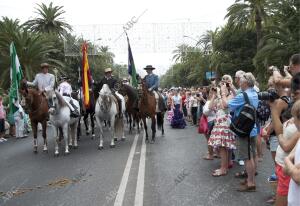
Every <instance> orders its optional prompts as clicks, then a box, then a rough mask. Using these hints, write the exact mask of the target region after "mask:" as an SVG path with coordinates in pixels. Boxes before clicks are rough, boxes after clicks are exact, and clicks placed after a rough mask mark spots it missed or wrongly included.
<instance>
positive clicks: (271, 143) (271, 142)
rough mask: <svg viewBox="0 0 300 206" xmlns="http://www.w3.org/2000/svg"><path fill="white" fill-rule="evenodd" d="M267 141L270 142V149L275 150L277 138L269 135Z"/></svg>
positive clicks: (277, 143)
mask: <svg viewBox="0 0 300 206" xmlns="http://www.w3.org/2000/svg"><path fill="white" fill-rule="evenodd" d="M269 142H270V151H271V152H276V150H277V147H278V145H279V142H278V138H277V137H276V136H270V138H269Z"/></svg>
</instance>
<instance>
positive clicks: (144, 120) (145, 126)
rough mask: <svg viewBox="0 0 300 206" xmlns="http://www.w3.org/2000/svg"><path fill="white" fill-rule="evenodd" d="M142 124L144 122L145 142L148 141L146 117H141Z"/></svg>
mask: <svg viewBox="0 0 300 206" xmlns="http://www.w3.org/2000/svg"><path fill="white" fill-rule="evenodd" d="M143 124H144V129H145V133H146V142H148V141H149V139H148V131H147V123H146V117H144V118H143Z"/></svg>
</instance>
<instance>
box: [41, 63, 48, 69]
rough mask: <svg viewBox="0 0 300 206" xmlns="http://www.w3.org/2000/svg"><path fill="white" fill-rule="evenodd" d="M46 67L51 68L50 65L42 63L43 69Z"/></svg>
mask: <svg viewBox="0 0 300 206" xmlns="http://www.w3.org/2000/svg"><path fill="white" fill-rule="evenodd" d="M45 67H47V68H49V64H48V63H42V64H41V68H45Z"/></svg>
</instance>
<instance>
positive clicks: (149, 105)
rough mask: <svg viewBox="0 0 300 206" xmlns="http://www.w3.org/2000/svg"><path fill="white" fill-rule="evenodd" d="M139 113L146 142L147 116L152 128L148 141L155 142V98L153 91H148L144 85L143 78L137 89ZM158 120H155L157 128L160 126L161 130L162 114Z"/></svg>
mask: <svg viewBox="0 0 300 206" xmlns="http://www.w3.org/2000/svg"><path fill="white" fill-rule="evenodd" d="M139 98H140V102H139V115H140V117H141V119H142V120H143V124H144V129H145V133H146V142H149V139H148V131H147V124H146V118H147V117H149V118H150V119H151V130H152V140H151V141H150V143H154V142H155V134H156V118H155V116H156V99H155V96H154V94H153V93H151V92H149V91H148V87H147V85H146V82H145V80H142V82H141V88H140V89H139ZM158 120H159V121H157V126H158V128H162V132H163V131H164V130H163V116H161V115H160V116H159V118H158Z"/></svg>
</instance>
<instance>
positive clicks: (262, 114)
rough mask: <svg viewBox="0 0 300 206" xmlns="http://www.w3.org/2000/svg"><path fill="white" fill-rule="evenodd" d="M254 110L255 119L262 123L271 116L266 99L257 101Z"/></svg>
mask: <svg viewBox="0 0 300 206" xmlns="http://www.w3.org/2000/svg"><path fill="white" fill-rule="evenodd" d="M256 112H257V120H258V122H259V123H262V124H264V123H265V122H266V121H267V120H268V119H269V118H270V116H271V110H270V106H269V105H268V103H267V102H266V101H262V100H261V101H259V103H258V107H257V110H256Z"/></svg>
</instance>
